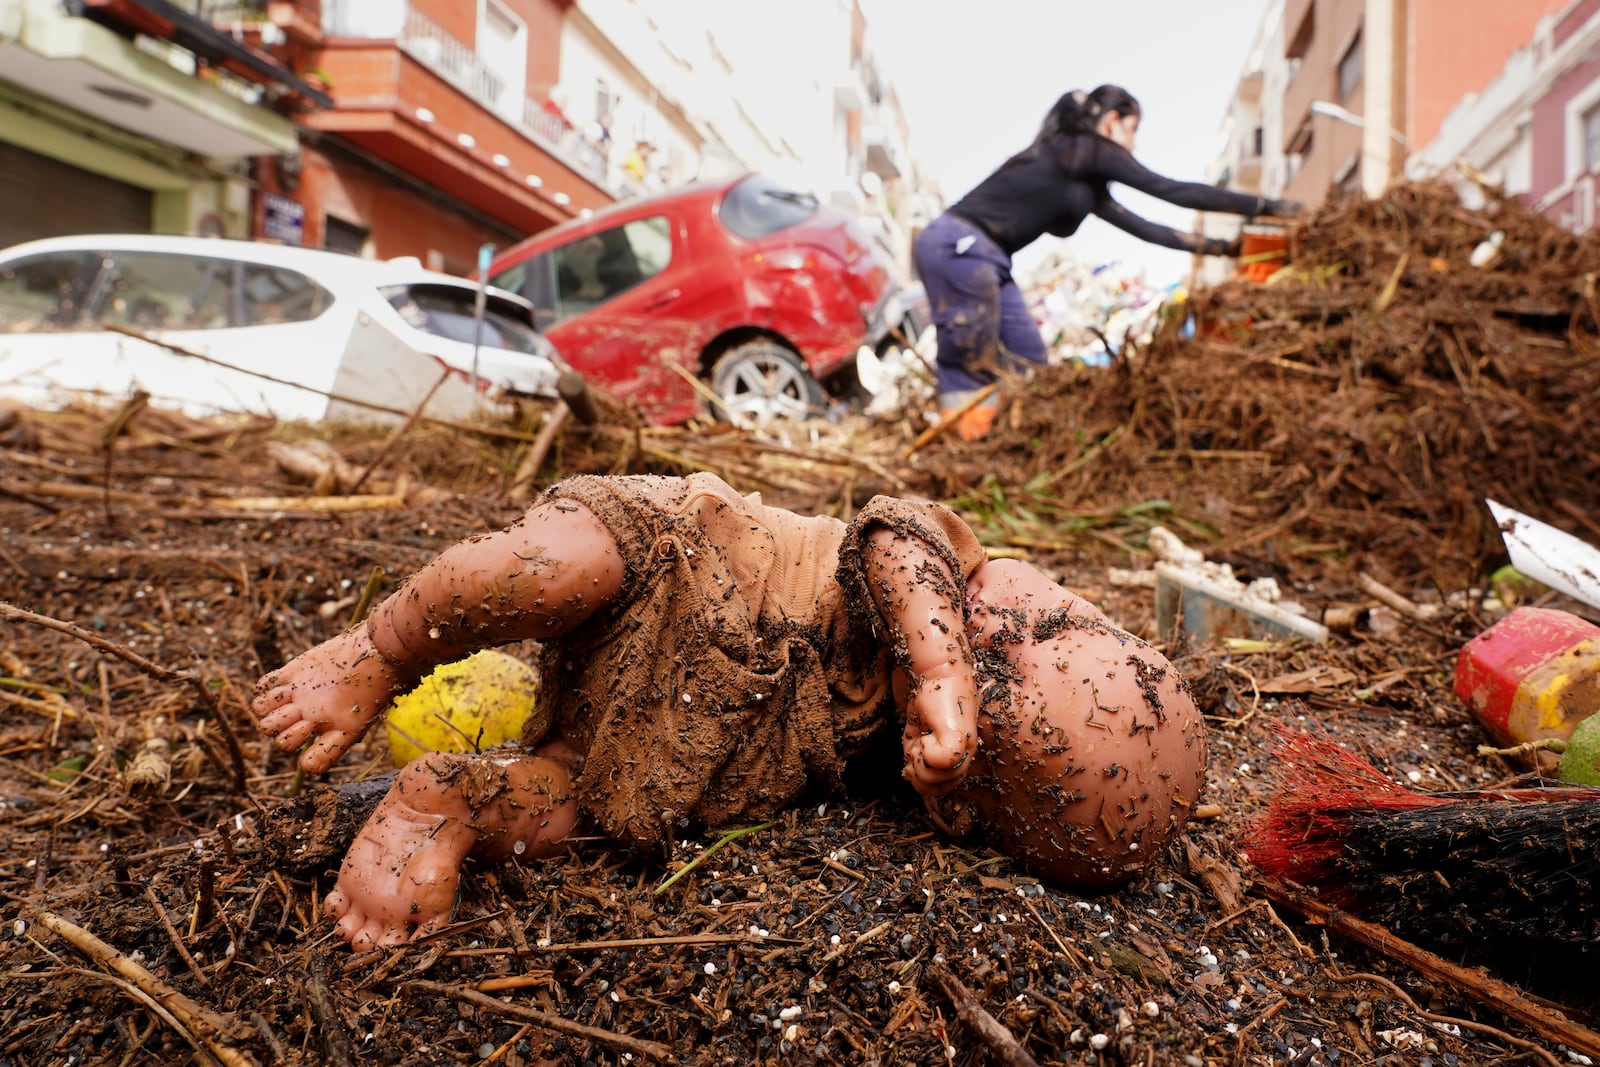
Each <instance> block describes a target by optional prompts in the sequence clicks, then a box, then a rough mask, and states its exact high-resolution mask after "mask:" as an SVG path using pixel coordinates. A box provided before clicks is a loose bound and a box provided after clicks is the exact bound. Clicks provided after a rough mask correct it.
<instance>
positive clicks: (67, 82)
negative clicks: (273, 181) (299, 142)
mask: <svg viewBox="0 0 1600 1067" xmlns="http://www.w3.org/2000/svg"><path fill="white" fill-rule="evenodd" d="M62 8H63V5H61V4H55V3H47V2H44V0H31V2H29V3H24V4H20V5H12V6H10V7H9V8H8V7H6V6H5V5H0V71H4V72H5V75H4V76H5V80H6V81H8V82H11V83H12V84H14V85H18V86H21V87H23V88H25V89H27V90H28V91H30V92H32V93H36V94H38V95H39V96H41V97H45V98H47V99H50V100H53V101H56V102H58V103H60V104H63V105H65V106H66V107H68V108H71V109H72V110H74V111H76V112H78V113H80V114H85V115H90V116H92V117H94V118H96V119H98V120H100V121H102V122H106V123H109V124H110V125H112V126H115V127H118V128H121V129H126V130H135V131H138V132H139V133H140V134H142V135H144V136H146V137H149V138H150V139H152V140H154V141H159V142H162V143H165V144H168V145H172V146H175V147H177V148H180V149H183V150H184V151H187V152H192V153H194V154H195V155H196V156H201V157H205V158H209V159H215V160H236V159H243V158H246V157H249V156H255V155H268V154H278V153H282V152H292V151H293V150H294V147H295V144H296V135H295V129H294V124H293V123H291V122H290V121H289V120H288V119H286V118H284V117H283V116H281V115H279V114H277V113H276V112H275V111H273V110H272V109H271V108H270V107H267V106H263V105H264V103H265V101H266V99H267V98H268V93H269V91H270V92H277V91H284V90H287V91H291V92H292V91H294V87H295V86H296V85H299V84H301V83H300V82H299V79H297V78H295V77H294V76H293V75H292V74H291V73H290V72H289V71H288V70H287V69H286V68H283V67H278V66H275V65H273V64H272V63H271V62H270V61H269V60H268V59H267V58H266V57H263V56H261V55H258V54H256V53H254V52H253V51H251V50H248V49H244V48H241V47H236V46H234V45H233V42H231V41H227V40H222V39H221V38H220V36H219V35H215V34H208V33H207V32H206V31H207V30H208V29H209V27H205V26H203V25H202V26H196V25H193V24H190V23H185V24H184V25H182V26H177V25H175V24H174V23H173V22H172V21H170V20H163V19H162V17H161V16H162V13H161V12H155V11H152V10H151V9H148V8H145V7H140V6H138V5H132V4H115V5H114V4H85V5H83V8H84V10H85V12H86V13H90V12H92V13H93V15H94V17H93V18H91V17H88V15H87V14H86V15H85V17H75V16H72V15H68V14H66V13H64V12H63V10H62ZM126 18H135V19H141V20H149V21H148V23H147V28H141V27H135V26H130V25H128V24H127V23H126V22H125V21H123V20H124V19H126ZM128 29H135V30H136V31H137V32H140V33H146V34H149V35H150V37H149V39H148V40H142V43H140V44H135V43H134V42H131V41H129V40H128V39H127V38H126V36H124V33H125V32H126V31H127V30H128ZM180 39H181V40H180ZM199 56H204V57H205V58H206V59H207V61H208V62H210V63H212V64H214V65H213V66H212V67H211V70H212V71H214V72H215V74H214V76H208V77H206V78H202V77H200V76H199V75H200V73H201V72H200V67H199V63H198V60H197V57H199Z"/></svg>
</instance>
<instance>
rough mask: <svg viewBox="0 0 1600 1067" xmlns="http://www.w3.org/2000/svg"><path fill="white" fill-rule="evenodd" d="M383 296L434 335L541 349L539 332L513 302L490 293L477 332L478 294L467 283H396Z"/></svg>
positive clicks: (525, 349) (535, 351) (402, 314)
mask: <svg viewBox="0 0 1600 1067" xmlns="http://www.w3.org/2000/svg"><path fill="white" fill-rule="evenodd" d="M383 297H384V299H385V300H387V301H389V303H390V305H391V306H393V307H394V309H395V310H396V311H398V312H399V313H400V317H401V318H403V319H405V320H406V322H407V323H409V324H410V325H412V326H414V327H416V328H417V329H419V330H421V331H423V332H424V333H431V334H433V335H434V336H435V337H443V338H446V339H448V340H451V341H460V342H461V343H463V344H469V345H470V344H472V343H473V342H474V339H476V340H478V341H480V342H481V343H482V344H484V345H486V346H488V347H490V348H505V349H509V350H510V351H513V352H522V353H524V354H526V355H530V356H531V355H537V354H539V353H540V352H541V351H542V339H541V338H540V337H539V333H538V331H537V330H535V329H534V328H533V327H532V326H531V325H530V324H529V323H527V322H526V321H525V320H524V318H523V317H522V314H519V313H520V312H521V309H520V308H518V307H517V306H516V305H515V304H513V303H511V302H510V301H507V300H504V299H501V298H498V297H493V296H491V297H490V298H489V300H488V302H487V303H486V304H485V305H484V312H483V333H482V335H481V336H480V335H479V334H478V332H477V322H476V318H477V314H476V307H477V293H476V292H475V291H474V290H473V289H471V288H469V287H467V286H454V285H395V286H389V287H387V288H385V289H384V290H383Z"/></svg>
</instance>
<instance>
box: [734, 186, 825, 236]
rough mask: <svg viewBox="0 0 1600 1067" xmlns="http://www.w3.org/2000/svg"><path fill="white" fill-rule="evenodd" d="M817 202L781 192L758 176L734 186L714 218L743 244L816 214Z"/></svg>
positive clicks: (803, 196)
mask: <svg viewBox="0 0 1600 1067" xmlns="http://www.w3.org/2000/svg"><path fill="white" fill-rule="evenodd" d="M817 207H818V205H817V198H816V197H814V196H812V195H811V194H810V193H799V192H795V191H794V190H793V189H788V188H785V187H784V186H782V185H779V184H778V183H777V182H775V181H773V180H772V179H771V178H768V177H766V176H765V175H762V174H752V175H750V176H749V177H748V178H745V179H743V180H742V181H739V182H737V183H735V184H734V186H733V188H731V189H729V190H728V191H727V192H726V193H724V194H723V196H722V203H720V204H718V205H717V218H719V219H721V220H722V224H723V225H724V226H726V227H727V228H728V229H729V230H732V231H733V232H734V233H735V234H737V235H738V236H740V237H743V238H744V239H745V240H747V241H753V240H755V239H756V238H757V237H765V236H767V235H768V234H769V233H777V232H778V231H779V230H783V229H787V228H788V227H790V226H793V225H794V224H795V223H798V222H804V221H805V220H806V219H809V218H810V217H811V216H813V215H815V214H816V213H817Z"/></svg>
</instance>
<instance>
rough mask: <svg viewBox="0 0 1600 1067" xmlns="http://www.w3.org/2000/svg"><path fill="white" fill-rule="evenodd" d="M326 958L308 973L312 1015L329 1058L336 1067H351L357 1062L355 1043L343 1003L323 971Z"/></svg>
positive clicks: (307, 1001)
mask: <svg viewBox="0 0 1600 1067" xmlns="http://www.w3.org/2000/svg"><path fill="white" fill-rule="evenodd" d="M324 965H325V961H322V960H319V961H318V962H317V963H316V964H315V965H313V966H312V968H311V973H310V974H309V975H307V976H306V1003H307V1004H308V1005H310V1007H311V1017H312V1018H314V1019H316V1021H317V1029H318V1030H320V1031H322V1048H323V1050H324V1051H325V1052H327V1054H328V1060H327V1062H328V1063H330V1064H332V1065H333V1067H351V1065H352V1064H354V1063H355V1054H356V1053H355V1046H354V1044H352V1042H351V1041H350V1032H349V1031H348V1030H346V1029H345V1025H344V1020H343V1019H341V1018H340V1017H339V1006H338V1005H337V1004H335V1003H334V1002H333V990H331V989H329V988H328V979H327V978H326V977H325V976H324V975H323V973H322V968H323V966H324Z"/></svg>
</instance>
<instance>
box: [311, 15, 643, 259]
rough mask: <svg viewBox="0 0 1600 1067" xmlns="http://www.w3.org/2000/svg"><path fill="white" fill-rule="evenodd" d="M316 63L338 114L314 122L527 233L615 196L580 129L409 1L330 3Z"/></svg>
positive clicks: (599, 157)
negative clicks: (503, 75) (325, 77)
mask: <svg viewBox="0 0 1600 1067" xmlns="http://www.w3.org/2000/svg"><path fill="white" fill-rule="evenodd" d="M322 10H323V39H322V42H321V44H320V46H319V48H318V49H317V50H316V51H315V52H314V53H313V56H312V59H311V63H312V65H314V66H315V67H317V68H320V70H321V71H322V72H323V73H325V74H326V76H327V78H328V80H329V82H330V83H331V85H332V93H333V97H334V100H335V103H336V107H335V108H334V109H332V110H330V111H326V112H320V113H315V114H312V115H309V116H307V118H306V119H305V124H306V125H307V126H309V127H311V128H313V129H318V130H323V131H326V132H330V133H337V134H339V135H341V136H343V137H345V138H346V139H348V140H350V141H352V142H354V143H356V144H358V145H359V146H361V147H362V148H364V149H366V150H367V151H368V152H371V153H372V154H373V155H375V156H377V157H379V158H380V159H383V160H384V161H385V162H388V163H390V164H392V165H394V166H396V167H398V168H400V169H402V170H404V171H405V172H406V173H408V174H411V175H413V176H415V177H418V178H421V179H423V180H424V181H427V182H430V183H431V184H434V185H436V186H438V187H439V188H440V189H442V190H444V191H446V192H448V193H450V194H451V195H453V196H456V197H458V198H459V199H462V200H465V201H466V202H468V203H472V204H475V205H477V206H478V207H480V208H482V209H483V210H485V211H488V212H490V213H491V214H494V215H496V216H498V217H500V218H503V219H505V220H506V221H508V222H511V223H513V224H514V225H517V226H519V227H521V228H523V229H525V230H527V231H528V232H536V231H538V230H541V229H544V228H545V227H547V226H548V225H550V224H551V223H552V222H557V221H562V220H564V219H566V218H568V217H571V216H572V215H575V214H577V212H578V211H579V210H581V209H582V208H585V207H589V208H598V207H601V206H604V205H605V204H607V203H610V202H611V201H612V200H613V199H614V198H615V191H614V190H612V189H610V188H609V187H608V186H607V184H606V159H605V157H604V156H603V155H602V153H600V152H599V151H598V150H597V149H595V148H593V147H592V146H590V145H588V144H587V143H585V142H584V141H583V140H582V138H581V137H580V136H579V134H578V131H576V130H574V129H572V128H571V127H569V126H568V125H567V124H566V123H565V122H563V121H562V120H561V119H560V118H559V117H557V116H556V115H554V114H552V113H550V112H548V111H546V110H545V109H544V106H543V103H542V101H538V100H534V99H531V98H529V97H528V96H527V94H526V93H525V92H524V91H523V88H522V86H521V85H520V84H513V83H512V82H510V81H509V80H508V79H506V78H504V77H502V76H501V75H500V74H499V73H498V72H497V71H495V70H494V69H493V68H492V67H491V66H490V65H489V64H487V63H485V62H484V61H483V59H482V57H480V56H479V55H478V54H477V53H476V52H475V51H474V50H473V49H472V48H471V47H469V46H468V45H467V44H465V43H464V42H462V41H461V40H459V39H458V38H456V37H454V36H452V35H451V34H449V33H448V32H446V31H445V30H444V29H443V28H442V27H441V26H439V25H438V24H437V23H436V22H434V21H433V20H432V19H430V18H428V17H427V16H426V15H423V14H422V13H421V12H419V11H417V10H416V9H415V8H413V7H411V6H410V5H409V4H396V3H371V2H370V0H369V2H366V3H356V2H347V3H346V2H341V3H335V2H327V0H325V2H324V3H323V9H322Z"/></svg>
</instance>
